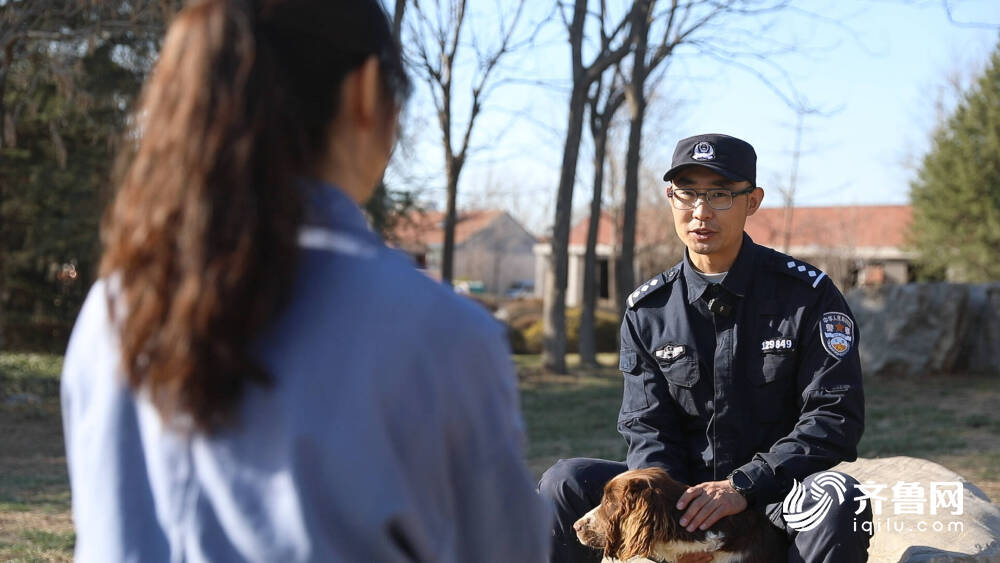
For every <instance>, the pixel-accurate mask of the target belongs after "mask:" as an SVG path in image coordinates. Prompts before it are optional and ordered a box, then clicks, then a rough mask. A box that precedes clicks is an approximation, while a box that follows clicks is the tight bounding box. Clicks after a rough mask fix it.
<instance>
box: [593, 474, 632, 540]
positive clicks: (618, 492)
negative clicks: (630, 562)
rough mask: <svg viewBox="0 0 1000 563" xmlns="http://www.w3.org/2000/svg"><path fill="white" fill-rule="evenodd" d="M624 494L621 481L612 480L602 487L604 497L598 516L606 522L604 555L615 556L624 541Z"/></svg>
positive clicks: (625, 510)
mask: <svg viewBox="0 0 1000 563" xmlns="http://www.w3.org/2000/svg"><path fill="white" fill-rule="evenodd" d="M624 494H625V491H624V486H623V483H622V482H620V481H612V482H610V483H608V485H607V486H606V487H605V488H604V499H603V500H601V508H600V509H599V511H600V514H599V515H598V516H599V517H603V518H604V521H605V522H606V523H607V527H606V528H605V531H606V533H607V537H606V538H605V542H604V556H605V557H611V558H617V557H618V552H619V551H621V548H622V542H623V541H624V537H623V531H622V521H623V520H624V518H625V516H626V515H627V511H628V507H627V506H626V505H625V504H623V500H624V499H623V496H624Z"/></svg>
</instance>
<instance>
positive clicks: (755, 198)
mask: <svg viewBox="0 0 1000 563" xmlns="http://www.w3.org/2000/svg"><path fill="white" fill-rule="evenodd" d="M762 201H764V188H761V187H759V186H758V187H756V188H754V189H753V191H752V192H750V193H749V194H747V217H749V216H751V215H753V214H754V213H756V212H757V210H758V209H760V204H761V202H762Z"/></svg>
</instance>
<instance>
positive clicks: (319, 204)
mask: <svg viewBox="0 0 1000 563" xmlns="http://www.w3.org/2000/svg"><path fill="white" fill-rule="evenodd" d="M300 185H301V186H302V188H303V193H304V196H305V197H304V201H303V203H304V209H303V221H302V224H303V226H309V227H320V228H323V229H327V230H331V231H337V232H342V233H345V234H350V235H353V236H355V237H358V238H361V239H363V240H366V241H369V242H374V241H377V240H378V239H379V237H378V235H376V234H375V233H374V232H373V231H372V230H371V227H369V225H368V220H367V219H366V218H365V214H364V212H363V211H362V210H361V208H360V207H359V206H358V204H357V203H355V202H354V200H352V199H351V198H350V197H348V196H347V194H346V193H344V191H343V190H341V189H340V188H338V187H337V186H335V185H333V184H328V183H326V182H323V181H321V180H316V179H314V178H302V179H301V180H300Z"/></svg>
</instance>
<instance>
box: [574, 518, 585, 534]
mask: <svg viewBox="0 0 1000 563" xmlns="http://www.w3.org/2000/svg"><path fill="white" fill-rule="evenodd" d="M573 529H574V530H576V531H577V532H579V531H580V530H582V529H583V518H581V519H579V520H577V521H576V522H574V523H573Z"/></svg>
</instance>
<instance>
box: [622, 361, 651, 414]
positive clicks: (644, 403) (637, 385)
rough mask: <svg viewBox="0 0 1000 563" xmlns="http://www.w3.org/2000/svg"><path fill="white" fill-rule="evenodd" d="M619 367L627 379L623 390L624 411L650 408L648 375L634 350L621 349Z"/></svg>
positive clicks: (629, 411)
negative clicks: (647, 386)
mask: <svg viewBox="0 0 1000 563" xmlns="http://www.w3.org/2000/svg"><path fill="white" fill-rule="evenodd" d="M618 369H619V370H621V372H622V377H624V379H625V388H624V389H623V390H622V413H633V412H638V411H641V410H644V409H647V408H649V397H647V396H646V377H645V374H644V373H643V371H642V366H641V365H639V358H638V355H637V354H636V352H635V351H634V350H622V351H621V353H620V354H619V356H618Z"/></svg>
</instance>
